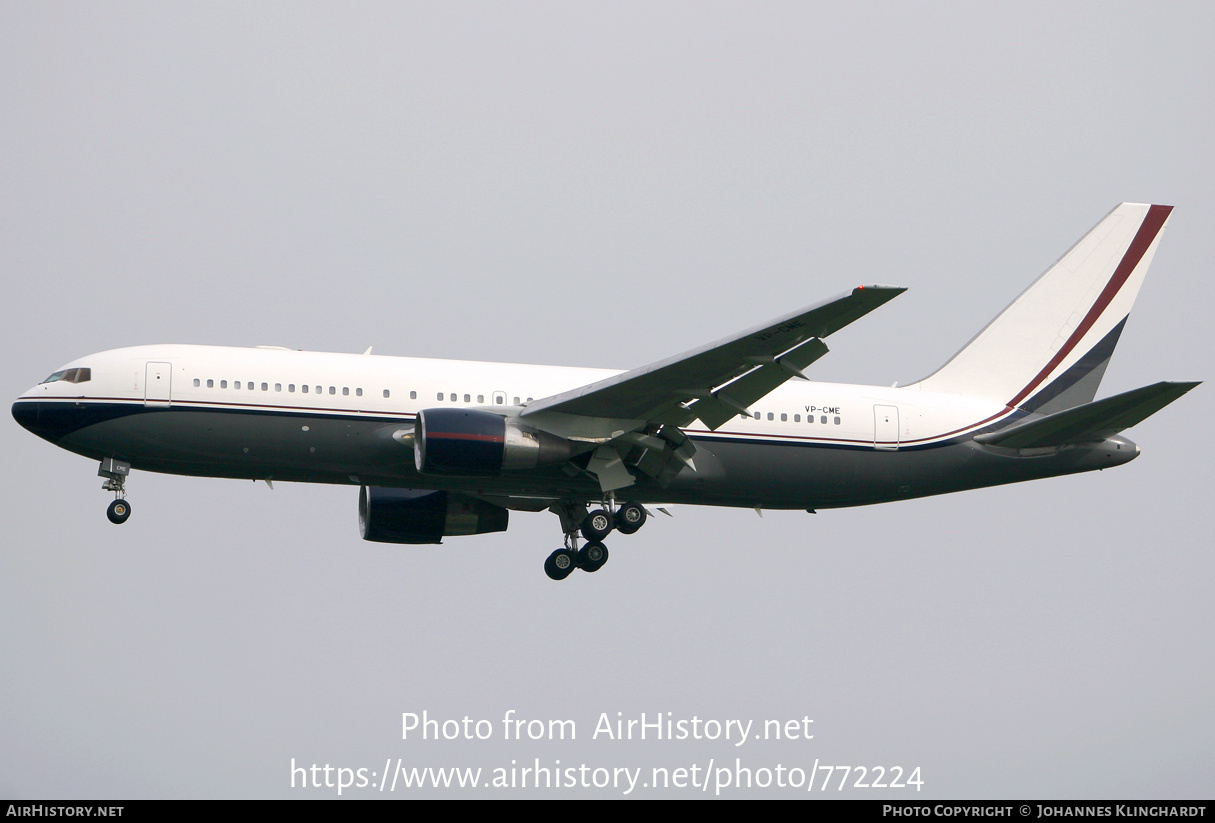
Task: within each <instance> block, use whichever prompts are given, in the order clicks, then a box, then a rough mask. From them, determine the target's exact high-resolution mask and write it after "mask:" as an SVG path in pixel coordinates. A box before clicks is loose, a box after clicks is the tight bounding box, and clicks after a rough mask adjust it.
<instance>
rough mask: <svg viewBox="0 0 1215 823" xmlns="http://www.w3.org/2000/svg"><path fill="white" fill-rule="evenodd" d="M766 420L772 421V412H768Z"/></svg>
mask: <svg viewBox="0 0 1215 823" xmlns="http://www.w3.org/2000/svg"><path fill="white" fill-rule="evenodd" d="M768 419H769V420H772V419H774V417H773V414H772V412H768Z"/></svg>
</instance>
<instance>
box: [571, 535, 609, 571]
mask: <svg viewBox="0 0 1215 823" xmlns="http://www.w3.org/2000/svg"><path fill="white" fill-rule="evenodd" d="M606 562H608V550H607V546H605V545H603V544H602V543H598V542H595V543H587V544H586V545H585V546H583V547H582V548H581V549H579V550H578V565H579V566H581V567H582V570H583V571H584V572H597V571H599V570H600V569H602V568H603V564H604V563H606Z"/></svg>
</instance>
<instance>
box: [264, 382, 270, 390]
mask: <svg viewBox="0 0 1215 823" xmlns="http://www.w3.org/2000/svg"><path fill="white" fill-rule="evenodd" d="M269 390H270V386H269V385H268V384H266V383H262V391H269Z"/></svg>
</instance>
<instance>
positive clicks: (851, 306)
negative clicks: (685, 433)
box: [521, 286, 906, 428]
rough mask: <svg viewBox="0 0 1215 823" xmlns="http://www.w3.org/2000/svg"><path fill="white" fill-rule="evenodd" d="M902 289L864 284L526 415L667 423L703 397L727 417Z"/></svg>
mask: <svg viewBox="0 0 1215 823" xmlns="http://www.w3.org/2000/svg"><path fill="white" fill-rule="evenodd" d="M904 291H906V289H904V288H899V287H896V286H858V287H857V288H855V289H853V290H852V291H851V292H849V293H848V294H844V295H840V296H839V297H835V298H832V299H831V300H827V301H825V302H823V303H819V304H818V305H816V306H811V307H810V308H807V309H802V310H801V311H797V312H794V313H792V314H789V315H786V316H784V317H781V318H779V319H777V320H774V321H772V322H770V323H765V324H763V325H761V326H756V327H754V328H751V329H747V330H746V331H744V332H740V333H739V334H736V335H733V336H731V337H726V338H723V339H721V340H718V341H716V342H714V343H709V344H708V345H705V346H701V347H700V348H697V349H692V350H691V351H687V352H684V353H683V354H678V355H675V356H674V357H668V358H667V359H665V360H659V361H658V362H657V363H651V364H650V365H648V366H642V367H641V368H639V369H633V370H632V371H626V372H623V373H621V374H618V375H615V376H613V377H609V378H606V379H604V380H599V381H597V382H595V383H591V384H589V385H586V386H582V387H581V388H578V389H574V390H572V391H567V392H563V393H561V394H555V395H553V396H551V397H545V398H542V399H540V400H536V401H533V402H531V403H529V404H528V406H527V408H526V409H524V410H523V413H522V415H521V416H522V417H524V418H527V417H531V416H537V415H539V414H540V413H541V412H557V413H563V414H573V415H583V416H588V417H606V418H613V419H626V420H645V421H650V422H674V421H665V420H664V416H667V415H668V414H669V413H670V412H672V411H674V410H677V409H680V408H681V407H682V406H683V405H684V404H686V403H689V402H691V401H697V403H696V405H697V406H701V405H702V404H703V407H702V408H700V409H699V411H702V412H705V413H706V415H709V414H710V413H711V414H712V416H713V418H714V419H716V418H717V417H719V416H720V409H721V408H722V407H726V408H729V409H730V412H729V414H728V415H727V416H726V418H725V419H727V420H728V419H729V418H730V417H734V416H735V415H737V414H739V413H741V412H743V411H745V409H746V407H747V406H749V405H750V404H751V403H754V402H755V401H756V400H758V399H759V398H761V397H763V396H764V395H766V394H768V392H770V391H772V389H774V388H776V387H777V386H779V385H780V384H781V383H783V382H785V381H786V380H788V379H789V378H791V377H794V376H799V377H800V376H803V375H802V374H801V370H802V369H803V368H805V367H806V366H808V365H809V364H810V363H812V362H813V361H814V360H816V359H818V358H819V357H821V356H822V355H823V354H825V353H826V351H827V347H826V345H824V344H823V343H822V341H821V340H819V339H818V338H822V337H826V336H827V335H829V334H831V333H833V332H836V331H838V330H840V329H842V328H843V327H844V326H846V325H848V324H849V323H851V322H852V321H854V320H857V319H858V318H860V317H863V316H864V315H866V314H868V313H869V312H871V311H873V310H874V309H876V308H877V307H878V306H880V305H882V304H883V303H885V302H887V301H888V300H891V299H893V298H894V297H896V296H897V295H899V294H901V293H903V292H904ZM754 372H761V373H762V375H763V379H760V378H759V377H758V376H755V377H753V376H752V374H751V373H754ZM731 381H735V382H733V383H732V382H731ZM727 384H729V385H727ZM723 389H724V390H726V391H725V392H724V393H723V392H722V391H720V390H723ZM709 401H712V402H709ZM675 416H676V417H679V416H683V417H685V418H687V416H686V415H678V414H677V415H675ZM697 417H700V414H693V415H692V416H691V417H690V418H687V419H686V420H685V422H684V423H683V424H686V422H690V421H691V420H694V419H696V418H697ZM722 422H725V420H722V421H721V422H718V423H716V424H713V423H712V422H710V420H705V423H706V424H708V425H710V426H712V427H713V428H716V426H718V425H721V423H722Z"/></svg>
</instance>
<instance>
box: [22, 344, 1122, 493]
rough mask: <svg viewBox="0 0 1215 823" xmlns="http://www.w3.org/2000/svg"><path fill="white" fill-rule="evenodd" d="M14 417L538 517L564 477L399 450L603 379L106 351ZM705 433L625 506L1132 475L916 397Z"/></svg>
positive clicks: (840, 400)
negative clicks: (455, 465) (425, 462)
mask: <svg viewBox="0 0 1215 823" xmlns="http://www.w3.org/2000/svg"><path fill="white" fill-rule="evenodd" d="M73 368H79V369H88V370H89V372H88V374H89V379H88V380H87V381H85V382H68V381H65V380H57V381H53V382H44V383H41V384H39V385H37V386H34V387H33V388H31V389H30V390H29V391H27V392H25V393H24V394H23V395H22V396H21V397H20V398H19V399H18V400H17V401H16V403H15V404H14V406H13V414H14V416H15V417H16V418H17V420H18V421H19V422H20V423H21V424H22V425H24V426H25V427H26V428H29V429H30V430H32V431H34V432H35V433H37V434H39V435H40V436H42V437H44V438H46V439H48V440H51V441H52V442H54V443H56V444H57V445H59V446H61V447H63V448H65V449H68V450H70V451H73V452H76V453H78V454H81V455H84V456H86V457H90V458H93V459H99V460H100V459H104V458H114V459H117V460H121V461H125V462H127V463H129V464H130V466H131V467H132V468H134V469H142V470H146V471H154V472H166V473H171V474H182V475H198V476H208V477H228V478H247V479H255V480H256V479H264V480H271V481H300V482H312V483H333V484H352V485H363V486H380V487H399V488H411V489H436V490H448V491H459V492H466V493H471V494H476V495H480V496H485V497H493V496H495V495H502V496H510V497H511V498H512V499H514V500H516V502H518V501H519V500H525V499H528V498H533V499H534V500H535V501H536V508H544V507H546V506H547V505H548V501H553V500H559V499H568V498H580V499H591V500H593V499H596V498H598V497H599V496H600V494H601V493H600V489H599V485H598V483H597V482H596V480H595V478H594V477H592V476H590V475H587V474H585V473H580V472H571V471H570V470H569V469H568V468H567V467H556V466H554V467H540V468H533V469H528V470H509V469H504V470H503V471H502V472H500V473H499V474H497V475H496V476H476V477H468V476H458V475H450V474H436V473H428V474H421V473H419V471H418V470H417V468H416V466H415V459H414V451H413V449H412V448H410V447H409V440H408V439H407V437H408V435H409V433H410V432H411V431H412V429H413V427H414V424H415V420H416V418H417V414H418V412H419V411H421V410H424V409H435V408H459V409H483V410H488V411H492V412H493V413H495V414H501V415H505V416H508V417H509V416H512V415H515V414H517V413H518V412H520V411H521V410H522V409H525V408H526V407H527V404H528V403H529V401H531V400H532V399H533V398H543V397H548V396H552V395H555V394H559V393H561V392H564V391H568V390H571V389H575V388H577V387H579V386H584V385H588V384H591V383H593V382H595V381H598V380H602V379H604V378H607V377H610V376H612V375H613V374H616V372H613V371H608V370H601V369H580V368H568V367H554V366H533V365H522V364H510V363H486V362H472V361H453V360H434V359H420V358H406V357H384V356H377V355H354V354H328V353H317V352H304V351H294V350H285V349H270V348H252V349H241V348H227V347H213V346H188V345H163V346H142V347H135V348H127V349H117V350H112V351H107V352H101V353H99V354H94V355H90V356H88V357H84V358H81V359H80V360H78V361H74V362H73V363H70V364H68V365H67V366H65V367H64V369H73ZM750 411H751V415H750V416H743V415H739V416H737V417H735V418H733V419H732V420H731V421H729V422H727V423H726V424H724V425H722V426H720V427H719V428H718V429H717V430H716V431H710V430H709V429H708V428H706V427H703V426H699V427H698V426H697V425H696V424H693V425H690V426H686V427H684V429H683V430H684V431H685V432H686V434H688V435H689V436H690V437H691V438H692V440H693V441H694V443H695V445H696V454H695V457H694V467H687V468H685V469H683V470H682V471H680V472H678V473H677V474H676V475H674V477H673V478H669V479H667V480H666V482H665V483H659V482H657V481H655V480H654V479H651V478H648V477H646V476H644V475H639V476H638V477H637V479H636V482H635V484H633V485H631V486H630V487H628V489H627V494H628V496H629V497H630V498H632V499H635V500H637V501H639V502H642V503H657V502H665V503H695V504H701V505H720V506H745V507H758V508H771V509H818V508H831V507H839V506H854V505H864V504H870V503H880V502H886V501H891V500H899V499H907V498H913V497H922V496H925V495H932V494H940V493H945V492H952V491H958V490H961V489H968V488H977V487H982V486H989V485H996V484H1001V483H1010V482H1017V481H1021V480H1029V479H1035V478H1040V477H1048V476H1054V475H1060V474H1069V473H1073V472H1082V471H1089V470H1093V469H1101V468H1106V467H1109V466H1113V465H1118V464H1120V463H1124V462H1127V461H1129V460H1131V459H1133V458H1134V457H1135V456H1136V455H1137V454H1138V448H1137V447H1136V446H1135V445H1134V444H1133V443H1132V442H1131V441H1129V440H1127V439H1126V438H1125V437H1122V436H1117V437H1112V438H1108V439H1106V440H1104V441H1103V442H1101V443H1089V444H1083V445H1069V446H1065V447H1060V448H1051V449H1009V448H999V447H992V446H984V445H981V444H979V443H976V442H975V441H974V439H973V437H974V435H975V434H976V433H980V432H983V431H988V430H990V429H992V428H997V427H999V426H1005V425H1008V423H1009V422H1010V421H1011V420H1016V419H1018V418H1019V417H1022V416H1024V412H1021V411H1018V410H1017V409H1015V408H1010V407H1008V406H1006V405H1003V404H999V403H993V402H991V401H984V400H981V399H976V398H972V397H965V396H960V395H954V394H942V393H935V392H929V391H924V390H922V389H919V388H884V387H876V386H857V385H847V384H830V383H816V382H810V381H799V380H794V381H790V382H788V383H786V384H784V385H783V386H780V387H778V388H777V389H775V390H774V391H772V392H771V393H770V394H768V395H767V396H766V397H764V398H763V399H762V400H761V401H760V402H758V403H756V404H755V405H754V406H753V407H752V408H751V409H750Z"/></svg>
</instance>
